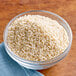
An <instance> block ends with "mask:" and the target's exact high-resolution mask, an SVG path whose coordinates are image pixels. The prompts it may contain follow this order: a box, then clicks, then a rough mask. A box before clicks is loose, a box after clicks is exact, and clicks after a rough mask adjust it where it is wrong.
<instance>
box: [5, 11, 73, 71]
mask: <svg viewBox="0 0 76 76" xmlns="http://www.w3.org/2000/svg"><path fill="white" fill-rule="evenodd" d="M23 15H42V16H47V17H49V18H52V19H54V20H56V21H58V22H59V23H60V24H61V25H62V26H63V27H64V28H65V30H66V31H67V34H68V37H69V45H68V47H67V48H66V49H65V51H64V52H63V53H62V54H60V55H59V56H57V57H55V58H53V59H50V60H48V61H30V60H25V59H23V58H21V57H18V56H16V55H15V54H14V53H13V52H12V51H11V50H10V48H9V47H8V45H7V35H8V27H9V26H10V24H11V23H12V22H13V21H14V20H15V19H16V18H18V17H20V16H23ZM4 44H5V49H6V52H7V53H8V55H9V56H10V57H11V58H12V59H13V60H15V61H16V62H17V63H19V64H20V65H21V66H23V67H26V68H29V69H34V70H41V69H47V68H49V67H51V66H53V65H55V64H56V63H57V62H59V61H60V60H62V59H63V58H64V57H65V56H66V55H67V54H68V52H69V50H70V48H71V44H72V31H71V28H70V26H69V24H68V23H67V22H66V21H65V20H64V19H63V18H62V17H60V16H59V15H57V14H55V13H52V12H49V11H44V10H32V11H27V12H24V13H21V14H19V15H17V16H16V17H14V18H13V19H12V20H11V21H10V22H9V23H8V24H7V26H6V28H5V31H4Z"/></svg>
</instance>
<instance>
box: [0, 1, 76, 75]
mask: <svg viewBox="0 0 76 76" xmlns="http://www.w3.org/2000/svg"><path fill="white" fill-rule="evenodd" d="M29 10H47V11H51V12H54V13H57V14H59V15H60V16H62V17H63V18H64V19H65V20H67V22H68V23H69V24H70V27H71V29H72V31H73V43H72V47H71V50H70V52H69V54H68V55H67V57H66V58H64V59H63V60H62V61H60V62H59V63H58V64H56V65H55V66H53V67H51V68H49V69H46V70H41V71H40V72H41V73H43V74H44V75H45V76H76V0H0V42H3V31H4V29H5V26H6V24H8V22H9V21H10V20H11V19H12V18H13V17H14V16H16V15H18V14H20V13H22V12H25V11H29Z"/></svg>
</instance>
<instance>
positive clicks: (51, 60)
mask: <svg viewBox="0 0 76 76" xmlns="http://www.w3.org/2000/svg"><path fill="white" fill-rule="evenodd" d="M30 12H44V13H48V14H52V15H54V16H56V17H58V18H59V19H61V20H62V21H63V22H64V23H66V25H67V27H68V28H69V31H70V32H69V33H70V35H71V40H70V42H69V45H68V47H67V48H66V49H65V51H64V52H63V53H61V54H60V55H58V56H56V57H54V58H52V59H49V60H46V61H32V60H26V59H23V58H21V57H19V56H17V55H16V54H14V53H13V52H12V51H11V49H10V48H9V47H8V45H7V43H6V32H7V28H8V26H9V25H10V24H11V23H12V21H14V20H15V19H16V18H17V17H20V16H21V15H23V14H26V13H30ZM3 39H4V45H5V47H6V48H8V50H9V52H10V53H11V55H12V56H14V57H15V58H16V59H18V60H19V61H21V62H27V63H33V64H38V63H39V64H44V63H49V62H53V61H54V60H57V59H58V58H59V57H61V56H62V55H63V54H65V52H66V51H67V49H70V47H71V44H72V39H73V36H72V30H71V28H70V26H69V24H68V23H67V22H66V20H64V19H63V18H62V17H61V16H59V15H57V14H55V13H53V12H49V11H45V10H31V11H27V12H23V13H21V14H19V15H17V16H15V17H14V18H13V19H11V20H10V21H9V23H8V24H7V25H6V28H5V30H4V35H3ZM68 52H69V51H68ZM61 60H62V59H61ZM57 61H58V60H57Z"/></svg>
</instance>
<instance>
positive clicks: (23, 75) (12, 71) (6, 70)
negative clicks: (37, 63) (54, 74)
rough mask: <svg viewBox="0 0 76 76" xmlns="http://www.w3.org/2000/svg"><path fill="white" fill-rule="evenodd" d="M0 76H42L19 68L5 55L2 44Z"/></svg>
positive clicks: (34, 71) (0, 50)
mask: <svg viewBox="0 0 76 76" xmlns="http://www.w3.org/2000/svg"><path fill="white" fill-rule="evenodd" d="M0 76H44V75H43V74H41V73H40V72H38V71H36V70H31V69H27V68H24V67H22V66H20V65H19V64H18V63H16V62H15V61H14V60H13V59H11V58H10V57H9V55H8V54H7V53H6V50H5V47H4V43H1V44H0Z"/></svg>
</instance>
